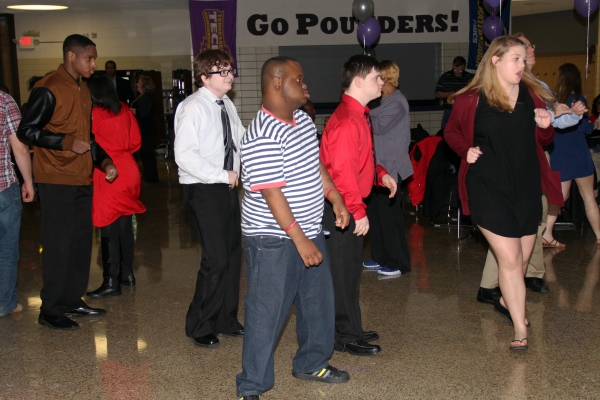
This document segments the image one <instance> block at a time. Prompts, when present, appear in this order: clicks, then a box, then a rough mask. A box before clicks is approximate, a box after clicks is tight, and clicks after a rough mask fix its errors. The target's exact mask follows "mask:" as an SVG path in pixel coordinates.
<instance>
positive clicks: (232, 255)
mask: <svg viewBox="0 0 600 400" xmlns="http://www.w3.org/2000/svg"><path fill="white" fill-rule="evenodd" d="M183 204H184V207H185V209H186V211H187V213H188V215H189V217H190V224H191V227H192V231H193V233H194V236H195V237H196V239H197V240H198V242H199V243H200V246H202V261H201V262H200V270H199V271H198V277H197V278H196V292H195V293H194V298H193V299H192V303H191V304H190V308H189V309H188V313H187V316H186V324H185V332H186V334H187V335H188V336H189V337H192V338H194V337H199V336H205V335H208V334H210V333H214V334H217V333H232V332H235V331H237V330H239V329H241V328H242V324H240V323H239V321H238V318H237V314H238V307H239V299H240V271H241V268H242V230H241V215H240V202H239V198H238V193H237V190H235V189H230V188H229V185H227V184H212V185H209V184H202V183H196V184H192V185H183Z"/></svg>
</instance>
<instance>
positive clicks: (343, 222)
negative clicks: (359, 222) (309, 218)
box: [331, 196, 350, 229]
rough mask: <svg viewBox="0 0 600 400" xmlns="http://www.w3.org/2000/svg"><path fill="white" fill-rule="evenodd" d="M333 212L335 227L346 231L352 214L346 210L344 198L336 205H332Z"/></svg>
mask: <svg viewBox="0 0 600 400" xmlns="http://www.w3.org/2000/svg"><path fill="white" fill-rule="evenodd" d="M331 205H332V206H333V212H334V213H335V226H336V227H338V228H340V229H346V227H347V226H348V224H349V223H350V212H349V211H348V209H347V208H346V205H345V204H344V201H343V200H342V196H339V200H337V201H336V202H335V203H331Z"/></svg>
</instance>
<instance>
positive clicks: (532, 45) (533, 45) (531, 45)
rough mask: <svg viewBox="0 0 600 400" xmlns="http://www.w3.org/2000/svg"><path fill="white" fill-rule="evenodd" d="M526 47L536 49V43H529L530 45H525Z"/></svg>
mask: <svg viewBox="0 0 600 400" xmlns="http://www.w3.org/2000/svg"><path fill="white" fill-rule="evenodd" d="M525 47H527V48H528V49H529V48H530V47H531V48H532V49H534V50H535V44H528V45H527V46H525Z"/></svg>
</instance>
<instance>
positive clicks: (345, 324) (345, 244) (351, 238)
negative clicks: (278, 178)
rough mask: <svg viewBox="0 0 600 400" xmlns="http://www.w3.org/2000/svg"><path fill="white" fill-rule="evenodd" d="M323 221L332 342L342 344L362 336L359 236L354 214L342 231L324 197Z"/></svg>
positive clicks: (361, 251)
mask: <svg viewBox="0 0 600 400" xmlns="http://www.w3.org/2000/svg"><path fill="white" fill-rule="evenodd" d="M323 225H324V226H325V229H326V230H328V231H329V232H330V235H329V237H327V240H326V243H327V252H328V253H329V263H330V264H331V277H332V279H333V295H334V302H335V343H336V344H338V345H344V344H346V343H349V342H353V341H355V340H358V339H362V338H363V337H364V332H363V329H362V317H361V312H360V303H359V301H358V295H359V294H360V278H361V276H362V253H363V237H362V236H356V235H355V234H354V233H352V232H354V229H355V228H356V223H355V221H354V218H352V219H351V220H350V224H349V225H348V227H347V228H346V229H344V230H343V231H342V230H341V229H338V228H336V226H335V214H334V212H333V208H332V206H331V203H329V201H325V214H324V216H323Z"/></svg>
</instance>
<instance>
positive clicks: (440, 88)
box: [435, 56, 474, 129]
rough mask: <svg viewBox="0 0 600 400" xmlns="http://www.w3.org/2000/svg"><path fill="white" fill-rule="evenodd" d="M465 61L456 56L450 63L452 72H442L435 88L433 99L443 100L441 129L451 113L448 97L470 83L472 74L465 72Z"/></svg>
mask: <svg viewBox="0 0 600 400" xmlns="http://www.w3.org/2000/svg"><path fill="white" fill-rule="evenodd" d="M466 66H467V60H465V59H464V57H461V56H458V57H455V58H454V61H452V71H448V72H444V73H443V74H442V76H440V79H439V80H438V83H437V85H436V87H435V98H436V99H442V100H444V104H443V106H442V107H443V108H444V117H443V118H442V129H444V128H445V127H446V123H447V122H448V118H450V113H451V112H452V104H450V103H448V97H449V96H450V95H452V94H454V93H456V92H458V91H459V90H461V89H462V88H464V87H465V86H467V85H468V84H469V82H471V79H473V76H474V75H473V74H471V73H469V72H467V71H465V68H466Z"/></svg>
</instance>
